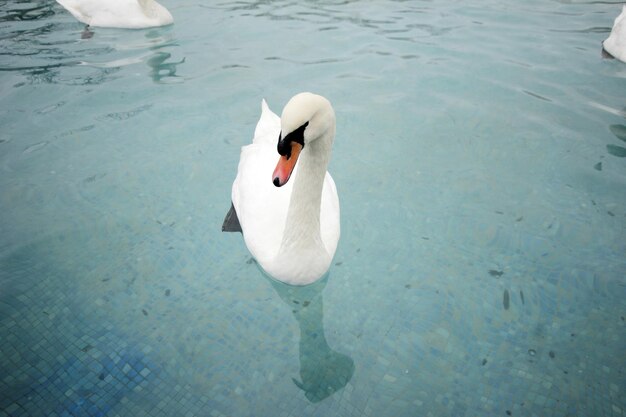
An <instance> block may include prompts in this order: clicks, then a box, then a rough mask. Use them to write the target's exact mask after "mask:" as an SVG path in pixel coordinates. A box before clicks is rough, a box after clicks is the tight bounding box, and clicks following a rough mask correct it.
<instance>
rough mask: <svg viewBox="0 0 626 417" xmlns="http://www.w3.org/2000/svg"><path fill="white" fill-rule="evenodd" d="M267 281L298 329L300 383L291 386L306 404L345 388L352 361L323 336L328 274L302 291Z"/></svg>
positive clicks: (298, 288) (295, 382)
mask: <svg viewBox="0 0 626 417" xmlns="http://www.w3.org/2000/svg"><path fill="white" fill-rule="evenodd" d="M264 275H265V274H264ZM266 279H267V280H268V281H269V282H270V283H271V284H272V287H274V290H276V292H277V293H278V295H279V296H280V298H281V299H282V300H283V301H284V302H285V303H286V304H287V306H289V308H291V309H292V313H293V316H294V317H295V319H296V320H297V321H298V326H299V327H300V380H298V379H296V378H292V379H293V382H294V384H296V386H297V387H298V388H300V389H301V390H302V391H304V395H305V396H306V398H307V399H308V400H309V401H311V402H313V403H317V402H320V401H322V400H323V399H325V398H327V397H329V396H331V395H332V394H334V393H335V392H337V391H339V390H340V389H342V388H343V387H345V386H346V384H347V383H348V382H349V381H350V379H351V378H352V374H354V361H353V360H352V358H351V357H349V356H347V355H344V354H343V353H339V352H336V351H334V350H332V349H331V348H330V346H328V342H327V341H326V336H325V335H324V323H323V321H324V307H323V299H322V298H323V297H322V290H323V289H324V287H325V286H326V282H327V281H328V274H326V276H325V277H324V278H322V279H320V280H319V281H317V282H315V283H314V284H311V285H307V286H303V287H298V286H292V285H287V284H284V283H282V282H279V281H276V280H274V279H272V278H269V277H267V276H266Z"/></svg>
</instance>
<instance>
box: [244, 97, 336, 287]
mask: <svg viewBox="0 0 626 417" xmlns="http://www.w3.org/2000/svg"><path fill="white" fill-rule="evenodd" d="M280 131H281V121H280V118H279V117H278V116H277V115H276V114H274V113H273V112H272V111H271V110H270V109H269V108H268V106H267V104H266V103H265V100H263V103H262V113H261V118H260V119H259V122H258V124H257V127H256V130H255V133H254V139H253V142H252V144H250V145H247V146H244V147H242V149H241V157H240V161H239V167H238V172H237V177H236V179H235V181H234V183H233V188H232V202H233V206H234V207H235V210H236V212H237V216H238V218H239V222H240V224H241V228H242V231H243V237H244V240H245V243H246V246H247V247H248V249H249V251H250V253H251V254H252V256H254V258H255V259H256V260H257V261H258V263H259V264H260V266H261V267H262V268H263V269H264V270H265V271H266V272H267V273H268V274H269V275H271V276H272V277H274V278H276V279H278V280H280V281H283V282H286V283H288V284H292V285H306V284H310V283H312V282H314V281H316V280H317V279H319V278H320V277H321V276H323V275H324V274H325V273H326V271H328V269H329V267H330V263H331V261H332V258H333V256H334V254H335V251H336V249H337V243H338V241H339V234H340V220H339V198H338V196H337V189H336V187H335V183H334V181H333V179H332V177H331V176H330V174H329V173H328V172H326V174H325V177H324V179H323V187H322V195H321V204H320V209H319V210H320V211H319V237H313V239H316V240H317V241H316V242H313V243H312V244H311V242H310V241H308V240H310V239H308V238H309V237H308V236H295V237H294V236H293V233H292V238H294V239H292V240H293V242H292V241H285V235H286V232H287V231H286V230H285V226H286V224H287V217H288V212H289V210H290V203H291V200H292V198H291V197H292V191H293V189H294V186H295V185H297V184H296V183H297V179H298V175H299V174H300V171H301V170H302V169H306V164H304V168H303V165H302V163H303V162H305V161H304V159H305V158H306V156H305V155H304V153H305V152H306V151H307V149H306V147H305V149H304V150H303V151H302V156H301V158H300V160H299V161H298V163H297V165H296V168H295V169H294V172H293V174H292V175H291V177H292V178H291V179H290V180H289V182H288V183H287V184H285V185H284V186H282V187H280V188H278V187H275V186H274V184H273V183H272V172H273V171H274V167H275V166H276V162H277V161H278V157H279V155H278V153H277V151H276V144H277V141H278V136H279V134H280ZM333 135H334V126H333ZM313 145H314V144H312V145H311V146H313ZM301 209H302V208H299V207H294V206H293V205H292V206H291V210H294V211H295V212H298V211H300V210H301ZM302 221H306V219H302ZM292 232H293V231H292ZM296 235H297V232H296ZM300 238H302V239H300ZM320 238H321V242H319V240H320Z"/></svg>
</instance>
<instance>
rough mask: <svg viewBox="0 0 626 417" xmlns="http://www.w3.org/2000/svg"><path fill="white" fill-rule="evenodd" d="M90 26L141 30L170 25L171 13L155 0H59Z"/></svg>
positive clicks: (77, 17) (58, 0)
mask: <svg viewBox="0 0 626 417" xmlns="http://www.w3.org/2000/svg"><path fill="white" fill-rule="evenodd" d="M57 2H58V3H59V4H60V5H61V6H63V7H64V8H65V9H67V11H69V12H70V13H71V14H72V15H73V16H74V17H75V18H76V19H77V20H79V21H81V22H83V23H85V24H86V25H89V26H97V27H115V28H123V29H140V28H148V27H155V26H164V25H169V24H171V23H172V22H173V21H174V18H173V17H172V15H171V13H170V12H169V11H168V10H167V9H166V8H165V7H163V6H162V5H160V4H159V3H157V2H156V1H154V0H57Z"/></svg>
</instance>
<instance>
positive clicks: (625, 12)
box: [602, 5, 626, 62]
mask: <svg viewBox="0 0 626 417" xmlns="http://www.w3.org/2000/svg"><path fill="white" fill-rule="evenodd" d="M602 46H603V47H604V50H605V51H606V52H608V53H609V54H611V55H612V56H613V57H615V58H617V59H619V60H620V61H622V62H626V5H624V6H622V13H621V14H620V15H619V16H617V18H615V22H614V23H613V29H612V30H611V34H610V35H609V37H608V38H607V39H606V40H605V41H604V42H602Z"/></svg>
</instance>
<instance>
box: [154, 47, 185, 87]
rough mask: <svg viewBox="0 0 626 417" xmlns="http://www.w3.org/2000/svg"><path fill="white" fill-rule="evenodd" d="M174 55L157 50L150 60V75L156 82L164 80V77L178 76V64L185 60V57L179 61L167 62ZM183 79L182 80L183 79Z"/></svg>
mask: <svg viewBox="0 0 626 417" xmlns="http://www.w3.org/2000/svg"><path fill="white" fill-rule="evenodd" d="M171 57H172V54H170V53H169V52H156V53H155V54H154V55H152V56H151V57H150V58H149V59H148V60H147V62H146V63H147V64H148V66H149V67H150V69H151V70H150V77H152V80H153V81H154V82H155V83H159V82H162V79H163V78H168V77H178V76H177V75H176V66H177V65H180V64H182V63H184V62H185V58H183V59H181V60H180V61H178V62H166V61H167V60H168V59H170V58H171ZM181 81H182V80H181Z"/></svg>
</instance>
